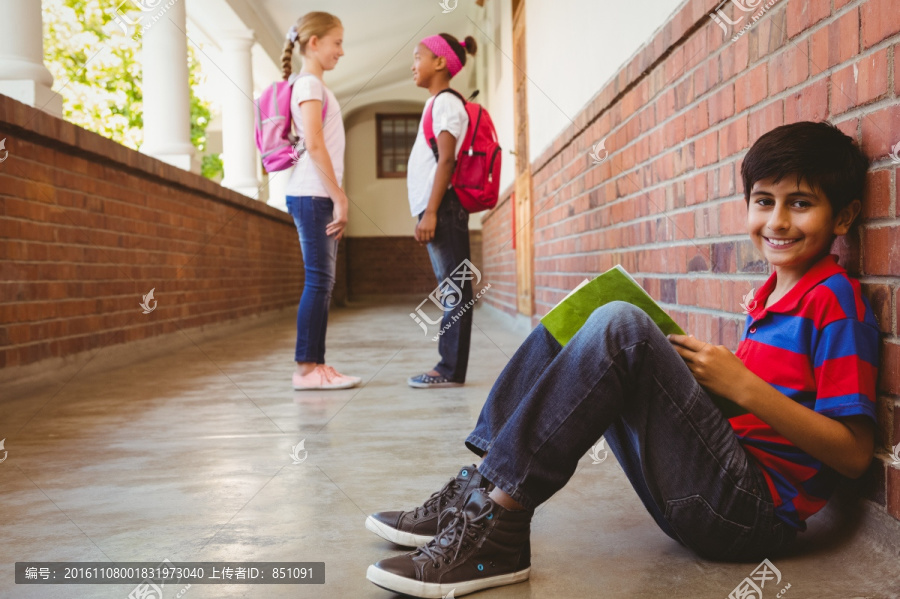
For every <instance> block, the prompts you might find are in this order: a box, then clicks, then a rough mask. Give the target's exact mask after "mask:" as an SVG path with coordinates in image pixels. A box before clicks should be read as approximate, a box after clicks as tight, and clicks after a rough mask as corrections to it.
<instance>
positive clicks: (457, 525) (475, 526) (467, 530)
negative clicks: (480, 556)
mask: <svg viewBox="0 0 900 599" xmlns="http://www.w3.org/2000/svg"><path fill="white" fill-rule="evenodd" d="M493 509H494V502H493V501H491V500H490V499H488V500H487V501H486V502H485V503H484V506H483V507H482V508H481V512H479V513H478V514H477V515H476V516H471V515H470V514H469V513H468V512H466V511H465V510H460V509H457V508H455V507H450V508H447V509H446V510H444V511H443V512H441V515H440V516H438V528H440V527H441V521H442V520H443V519H444V516H447V515H451V516H453V519H452V520H450V523H449V524H448V525H447V526H446V527H444V528H442V529H441V532H440V533H438V535H437V536H436V537H434V539H432V540H431V541H430V542H429V543H428V544H427V545H425V546H424V547H420V548H419V550H418V551H419V554H420V555H424V556H425V557H427V558H428V559H430V560H431V565H432V566H434V567H435V568H438V567H440V563H439V562H440V560H443V561H444V563H446V564H449V563H450V562H451V561H452V560H455V559H456V558H457V557H459V552H460V550H461V549H462V548H463V546H464V545H465V544H466V540H467V539H468V540H469V541H472V542H474V541H475V540H476V539H477V538H478V533H479V532H480V531H483V530H484V528H485V526H486V524H485V522H484V521H485V520H486V518H487V517H488V516H489V515H490V514H491V512H492V511H493ZM451 551H452V552H453V557H452V558H449V559H448V557H447V555H448V554H449V553H450V552H451Z"/></svg>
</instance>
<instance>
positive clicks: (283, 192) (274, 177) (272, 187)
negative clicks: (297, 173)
mask: <svg viewBox="0 0 900 599" xmlns="http://www.w3.org/2000/svg"><path fill="white" fill-rule="evenodd" d="M293 171H294V167H291V168H289V169H287V170H283V171H278V172H277V173H269V186H268V191H269V199H268V200H267V201H266V204H268V205H269V206H272V207H273V208H278V209H279V210H282V211H284V212H287V183H288V180H290V178H291V173H292V172H293Z"/></svg>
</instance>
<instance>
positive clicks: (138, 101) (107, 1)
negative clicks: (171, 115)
mask: <svg viewBox="0 0 900 599" xmlns="http://www.w3.org/2000/svg"><path fill="white" fill-rule="evenodd" d="M26 1H32V0H26ZM120 4H122V0H42V8H43V16H44V61H45V63H46V64H47V68H48V69H49V70H50V72H51V74H52V75H53V78H54V81H55V83H54V90H55V91H57V92H58V93H59V94H60V95H61V96H62V99H63V116H64V118H65V119H66V120H67V121H69V122H71V123H75V124H76V125H79V126H81V127H84V128H85V129H88V130H90V131H94V132H95V133H99V134H100V135H102V136H104V137H107V138H109V139H112V140H114V141H117V142H119V143H120V144H123V145H125V146H128V147H129V148H132V149H135V150H137V149H138V148H139V147H140V145H141V143H143V138H144V135H143V125H144V118H143V114H144V113H143V93H142V89H141V75H142V73H141V63H140V61H139V60H138V57H139V53H140V47H141V43H140V38H139V37H138V36H130V35H128V34H127V33H126V32H124V31H123V30H122V29H121V28H120V27H119V26H118V25H117V24H116V23H115V21H114V20H113V17H114V15H115V14H116V13H115V11H116V9H117V8H118V7H119V5H120ZM188 72H189V77H190V84H191V143H193V145H194V147H196V148H197V151H198V152H200V153H203V152H205V151H206V143H207V140H206V128H207V127H208V126H209V122H210V120H211V117H212V113H211V109H210V107H211V102H210V101H208V100H207V99H206V98H201V97H199V96H198V95H197V93H196V87H197V84H198V83H200V82H201V81H202V80H203V78H204V75H203V72H202V70H201V68H200V63H199V62H198V61H197V57H196V53H195V51H194V48H193V47H191V46H190V45H189V46H188ZM221 165H222V162H221V158H220V157H219V156H218V155H213V156H205V157H204V160H203V175H204V176H207V177H210V178H213V177H215V176H216V175H218V174H220V172H221Z"/></svg>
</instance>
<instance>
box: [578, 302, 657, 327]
mask: <svg viewBox="0 0 900 599" xmlns="http://www.w3.org/2000/svg"><path fill="white" fill-rule="evenodd" d="M648 323H649V324H650V325H653V324H654V323H653V320H652V319H651V318H650V317H649V316H647V313H646V312H644V311H643V310H641V309H640V308H638V307H637V306H635V305H634V304H630V303H628V302H622V301H613V302H609V303H608V304H604V305H602V306H600V307H599V308H597V309H595V310H594V311H593V312H592V313H591V315H590V317H588V320H587V323H586V326H587V325H590V326H591V327H609V326H612V327H614V328H616V329H626V328H627V329H632V328H633V329H638V330H640V329H643V328H644V327H646V326H647V324H648ZM654 326H655V325H654Z"/></svg>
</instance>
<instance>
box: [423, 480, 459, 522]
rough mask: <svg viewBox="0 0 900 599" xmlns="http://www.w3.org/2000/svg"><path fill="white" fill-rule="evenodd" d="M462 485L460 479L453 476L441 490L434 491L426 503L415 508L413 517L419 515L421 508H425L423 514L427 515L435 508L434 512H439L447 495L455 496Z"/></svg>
mask: <svg viewBox="0 0 900 599" xmlns="http://www.w3.org/2000/svg"><path fill="white" fill-rule="evenodd" d="M461 486H462V485H460V484H459V481H457V480H456V479H455V478H451V479H450V481H449V482H448V483H447V484H446V485H444V486H443V488H441V490H440V491H437V492H436V493H432V494H431V497H429V498H428V499H426V500H425V503H423V504H422V505H420V506H419V507H417V508H416V509H415V510H413V518H414V519H417V518H418V517H419V510H423V511H422V515H423V516H427V515H428V512H429V510H434V512H435V513H437V512H438V511H439V510H440V508H442V507H444V506H443V503H444V500H445V499H446V498H447V496H448V495H449V496H450V497H451V498H452V497H455V496H456V491H458V490H459V489H460V488H461ZM435 504H437V508H435Z"/></svg>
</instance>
